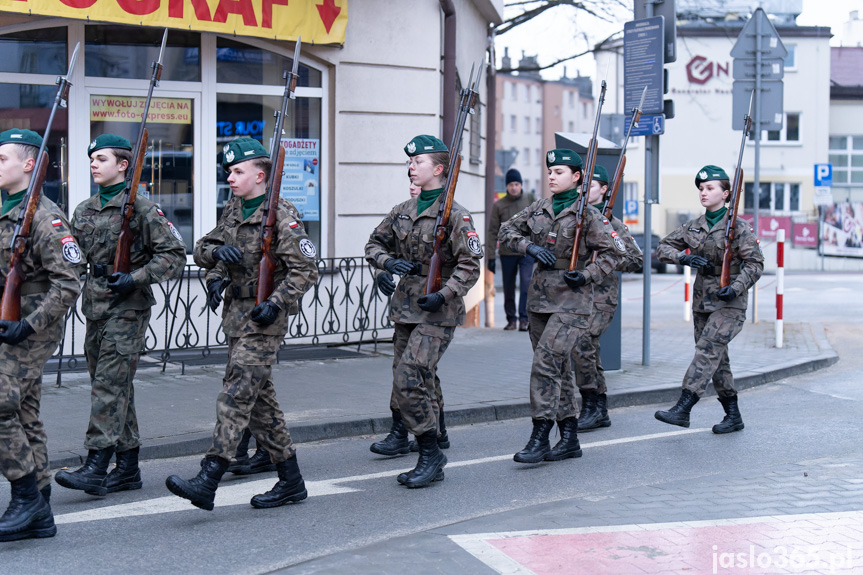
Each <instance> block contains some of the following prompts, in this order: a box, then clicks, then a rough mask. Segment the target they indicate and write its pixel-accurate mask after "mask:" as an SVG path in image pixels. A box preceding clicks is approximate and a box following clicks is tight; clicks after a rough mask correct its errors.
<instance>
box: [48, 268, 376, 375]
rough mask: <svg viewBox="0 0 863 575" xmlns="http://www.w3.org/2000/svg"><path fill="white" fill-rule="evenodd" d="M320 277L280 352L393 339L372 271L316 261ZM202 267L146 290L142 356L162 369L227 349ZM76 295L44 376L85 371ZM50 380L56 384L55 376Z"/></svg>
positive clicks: (83, 324)
mask: <svg viewBox="0 0 863 575" xmlns="http://www.w3.org/2000/svg"><path fill="white" fill-rule="evenodd" d="M318 270H319V272H320V274H319V277H318V281H317V283H316V284H315V286H314V289H312V290H310V291H309V292H307V293H306V294H305V295H304V296H303V299H302V300H301V302H300V312H299V313H298V314H297V315H295V316H292V317H291V322H290V326H289V328H288V333H287V334H286V336H285V340H284V342H283V344H282V346H283V348H284V347H287V346H290V345H296V344H305V345H313V346H324V345H327V346H330V345H345V344H357V345H361V344H364V343H371V344H374V345H377V342H378V341H382V340H389V339H391V338H392V332H391V331H390V330H392V327H393V326H392V323H390V321H389V319H388V313H389V299H388V298H385V297H383V296H382V295H381V294H380V292H378V291H377V290H376V289H375V287H374V274H373V272H372V268H371V266H370V265H369V264H368V262H366V261H365V259H364V258H362V257H346V258H325V259H321V260H318ZM205 275H206V270H204V269H201V268H199V267H198V266H195V265H187V266H186V271H185V273H184V274H183V276H182V277H181V278H180V279H177V280H171V281H167V282H163V283H161V284H158V285H154V286H153V292H154V295H155V296H156V300H157V301H156V305H155V306H153V308H152V311H151V316H150V325H149V327H148V328H147V336H146V339H145V342H144V352H145V353H146V354H147V355H148V356H150V357H154V358H158V360H159V361H160V362H161V363H162V366H163V368H164V366H165V364H167V363H168V362H170V361H174V360H179V361H182V360H198V362H200V360H202V359H205V358H207V357H208V356H210V354H211V353H212V352H213V351H214V350H220V349H226V348H227V337H226V336H225V334H224V333H223V332H222V319H221V312H222V308H221V307H220V308H219V309H218V310H217V312H213V311H212V310H210V308H209V307H208V306H207V305H206V301H207V288H206V285H205V282H204V277H205ZM80 301H81V300H80V298H79V299H78V302H77V303H76V305H75V307H74V308H72V309H70V310H69V313H68V314H67V316H66V330H65V333H64V336H63V338H62V340H61V344H60V347H59V348H58V350H57V352H55V354H54V357H52V361H50V362H49V367H48V369H49V370H50V371H55V370H56V371H57V372H58V373H62V372H63V371H69V370H79V369H82V368H84V367H85V361H84V334H85V333H86V319H85V318H84V316H83V314H82V313H81V310H80ZM57 381H58V383H59V381H60V377H59V376H58V378H57Z"/></svg>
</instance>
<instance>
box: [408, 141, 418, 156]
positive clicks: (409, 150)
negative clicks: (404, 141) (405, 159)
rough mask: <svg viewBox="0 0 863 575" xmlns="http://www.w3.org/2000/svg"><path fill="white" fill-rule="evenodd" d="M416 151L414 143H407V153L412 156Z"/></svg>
mask: <svg viewBox="0 0 863 575" xmlns="http://www.w3.org/2000/svg"><path fill="white" fill-rule="evenodd" d="M416 151H417V145H416V144H415V143H414V142H408V153H409V154H413V153H414V152H416Z"/></svg>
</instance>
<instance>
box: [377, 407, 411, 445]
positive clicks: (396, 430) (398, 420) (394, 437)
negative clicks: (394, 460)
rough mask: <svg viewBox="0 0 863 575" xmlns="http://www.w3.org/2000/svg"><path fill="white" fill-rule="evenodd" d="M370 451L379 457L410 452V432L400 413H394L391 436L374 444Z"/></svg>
mask: <svg viewBox="0 0 863 575" xmlns="http://www.w3.org/2000/svg"><path fill="white" fill-rule="evenodd" d="M369 449H370V450H371V452H372V453H377V454H378V455H404V454H406V453H407V452H408V451H410V447H409V446H408V430H407V428H406V427H405V424H404V421H402V414H401V412H400V411H394V412H393V425H392V427H390V432H389V434H388V435H387V436H386V437H384V439H383V440H382V441H378V442H377V443H372V445H371V447H369Z"/></svg>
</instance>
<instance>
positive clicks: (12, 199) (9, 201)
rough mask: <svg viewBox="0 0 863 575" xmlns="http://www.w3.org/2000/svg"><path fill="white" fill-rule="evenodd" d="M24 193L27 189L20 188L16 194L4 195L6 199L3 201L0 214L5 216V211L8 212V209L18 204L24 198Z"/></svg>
mask: <svg viewBox="0 0 863 575" xmlns="http://www.w3.org/2000/svg"><path fill="white" fill-rule="evenodd" d="M26 193H27V190H21V191H20V192H18V193H17V194H9V195H8V196H6V201H5V202H3V208H2V214H0V215H4V216H5V215H6V214H7V213H9V210H11V209H12V208H14V207H15V206H17V205H18V204H20V203H21V200H23V199H24V194H26Z"/></svg>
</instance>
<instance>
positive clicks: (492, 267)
mask: <svg viewBox="0 0 863 575" xmlns="http://www.w3.org/2000/svg"><path fill="white" fill-rule="evenodd" d="M486 265H487V266H488V271H490V272H491V273H494V272H496V271H497V259H495V258H494V257H490V258H488V261H487V262H486Z"/></svg>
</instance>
